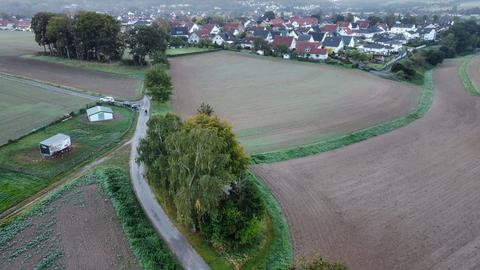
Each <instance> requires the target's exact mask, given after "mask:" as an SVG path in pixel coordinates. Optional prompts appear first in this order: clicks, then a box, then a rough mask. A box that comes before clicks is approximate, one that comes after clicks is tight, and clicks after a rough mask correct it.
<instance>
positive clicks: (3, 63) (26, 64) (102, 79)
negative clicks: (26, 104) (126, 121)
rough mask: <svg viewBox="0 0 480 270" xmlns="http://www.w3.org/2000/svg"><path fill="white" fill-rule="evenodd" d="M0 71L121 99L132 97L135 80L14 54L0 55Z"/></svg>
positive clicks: (134, 94) (135, 84) (134, 91)
mask: <svg viewBox="0 0 480 270" xmlns="http://www.w3.org/2000/svg"><path fill="white" fill-rule="evenodd" d="M0 72H5V73H9V74H14V75H19V76H23V77H27V78H31V79H35V80H40V81H45V82H49V83H53V84H58V85H64V86H67V87H73V88H76V89H80V90H84V91H87V92H93V93H99V94H102V95H106V96H114V97H119V98H123V99H135V98H136V89H137V85H138V83H139V82H138V80H136V79H134V78H127V77H124V76H117V75H114V74H109V73H105V72H98V71H91V70H86V69H81V68H74V67H69V66H65V65H61V64H56V63H49V62H44V61H39V60H35V59H29V58H22V57H17V56H4V57H0Z"/></svg>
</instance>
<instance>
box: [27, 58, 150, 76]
mask: <svg viewBox="0 0 480 270" xmlns="http://www.w3.org/2000/svg"><path fill="white" fill-rule="evenodd" d="M24 57H28V58H32V59H35V60H39V61H45V62H50V63H55V64H61V65H66V66H70V67H75V68H83V69H88V70H93V71H100V72H105V73H111V74H115V75H121V76H127V77H130V78H135V79H140V80H142V79H143V76H144V75H145V71H146V70H147V69H146V67H141V66H133V65H132V66H130V65H126V64H122V63H121V62H116V63H113V64H108V63H101V62H94V61H83V60H76V59H67V58H60V57H54V56H45V55H39V56H33V55H26V56H24Z"/></svg>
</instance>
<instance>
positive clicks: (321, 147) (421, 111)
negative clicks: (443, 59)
mask: <svg viewBox="0 0 480 270" xmlns="http://www.w3.org/2000/svg"><path fill="white" fill-rule="evenodd" d="M432 73H433V71H432V70H428V71H426V72H425V79H424V82H423V86H422V88H421V92H422V93H421V95H420V98H419V101H418V104H417V107H416V108H415V109H414V110H413V111H412V112H410V113H409V114H408V115H406V116H403V117H400V118H398V119H395V120H392V121H389V122H385V123H380V124H377V125H374V126H371V127H368V128H364V129H359V130H356V131H353V132H352V133H350V134H346V135H343V136H339V137H335V138H331V139H327V140H323V141H319V142H316V143H313V144H307V145H301V146H297V147H294V148H290V149H283V150H278V151H272V152H266V153H260V154H254V155H252V160H253V162H254V163H256V164H260V163H274V162H279V161H284V160H289V159H294V158H301V157H306V156H310V155H315V154H318V153H322V152H327V151H331V150H334V149H337V148H340V147H344V146H347V145H350V144H353V143H357V142H361V141H364V140H367V139H369V138H372V137H375V136H379V135H382V134H385V133H387V132H389V131H392V130H394V129H397V128H400V127H403V126H406V125H408V124H410V123H411V122H413V121H415V120H417V119H419V118H421V117H423V116H424V115H425V113H426V112H427V111H428V109H429V108H430V105H431V104H432V98H433V82H432Z"/></svg>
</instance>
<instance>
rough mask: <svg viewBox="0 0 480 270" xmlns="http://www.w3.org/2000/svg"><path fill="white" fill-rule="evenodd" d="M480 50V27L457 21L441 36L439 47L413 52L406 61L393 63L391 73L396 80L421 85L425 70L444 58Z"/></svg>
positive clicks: (472, 22) (473, 23) (475, 23)
mask: <svg viewBox="0 0 480 270" xmlns="http://www.w3.org/2000/svg"><path fill="white" fill-rule="evenodd" d="M478 48H480V25H479V24H478V23H477V22H476V21H474V20H469V21H457V22H456V23H455V24H454V25H453V26H452V27H450V29H449V30H447V31H445V32H444V33H443V34H442V36H441V41H440V46H437V47H434V48H432V49H423V50H418V51H414V52H413V53H412V54H411V55H410V56H409V57H408V58H407V59H405V60H402V61H400V62H398V63H395V64H393V65H392V67H391V70H390V71H391V72H392V73H393V74H394V76H395V77H396V78H397V79H401V80H406V81H412V82H415V83H419V84H421V83H422V82H423V73H424V72H425V70H428V69H430V68H433V67H435V66H437V65H438V64H440V63H442V62H443V60H444V59H445V58H453V57H455V56H457V55H465V54H469V53H474V52H475V51H476V50H478Z"/></svg>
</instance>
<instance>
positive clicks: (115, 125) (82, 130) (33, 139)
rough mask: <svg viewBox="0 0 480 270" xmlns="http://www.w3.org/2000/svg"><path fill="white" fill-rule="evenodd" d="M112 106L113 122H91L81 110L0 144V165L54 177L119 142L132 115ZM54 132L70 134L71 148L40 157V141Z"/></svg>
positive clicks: (45, 176)
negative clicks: (5, 143)
mask: <svg viewBox="0 0 480 270" xmlns="http://www.w3.org/2000/svg"><path fill="white" fill-rule="evenodd" d="M112 109H113V111H114V115H115V117H116V119H114V120H112V121H106V122H97V123H91V122H89V121H88V119H87V117H86V115H85V114H84V113H83V114H81V115H78V116H75V117H73V118H72V119H70V120H68V121H65V122H60V123H58V124H54V125H51V126H48V127H46V128H44V129H42V130H40V131H37V132H35V133H32V134H30V135H28V136H26V137H24V138H22V139H20V140H18V141H16V142H14V143H11V144H8V145H5V146H3V147H1V148H0V164H1V165H0V167H1V168H5V169H9V170H12V171H17V172H21V173H27V174H30V175H33V176H37V177H43V178H53V177H56V176H58V175H59V174H61V173H64V172H66V171H69V170H71V169H72V168H74V167H75V166H77V165H78V164H80V163H82V162H83V161H85V160H90V159H92V158H93V157H96V156H98V154H99V153H101V152H104V150H105V149H110V148H111V147H113V146H114V145H116V144H117V143H119V142H120V141H121V140H122V138H123V136H124V135H125V133H126V132H127V131H128V130H129V129H130V127H131V126H132V123H133V121H134V118H135V114H134V113H133V112H132V111H131V110H128V109H125V108H120V107H112ZM57 133H64V134H66V135H69V136H70V138H71V141H72V149H71V151H70V152H68V153H66V154H64V155H63V156H59V157H57V158H54V159H42V158H41V156H40V152H39V148H38V147H39V143H40V142H41V141H43V140H45V139H47V138H49V137H51V136H53V135H55V134H57Z"/></svg>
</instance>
